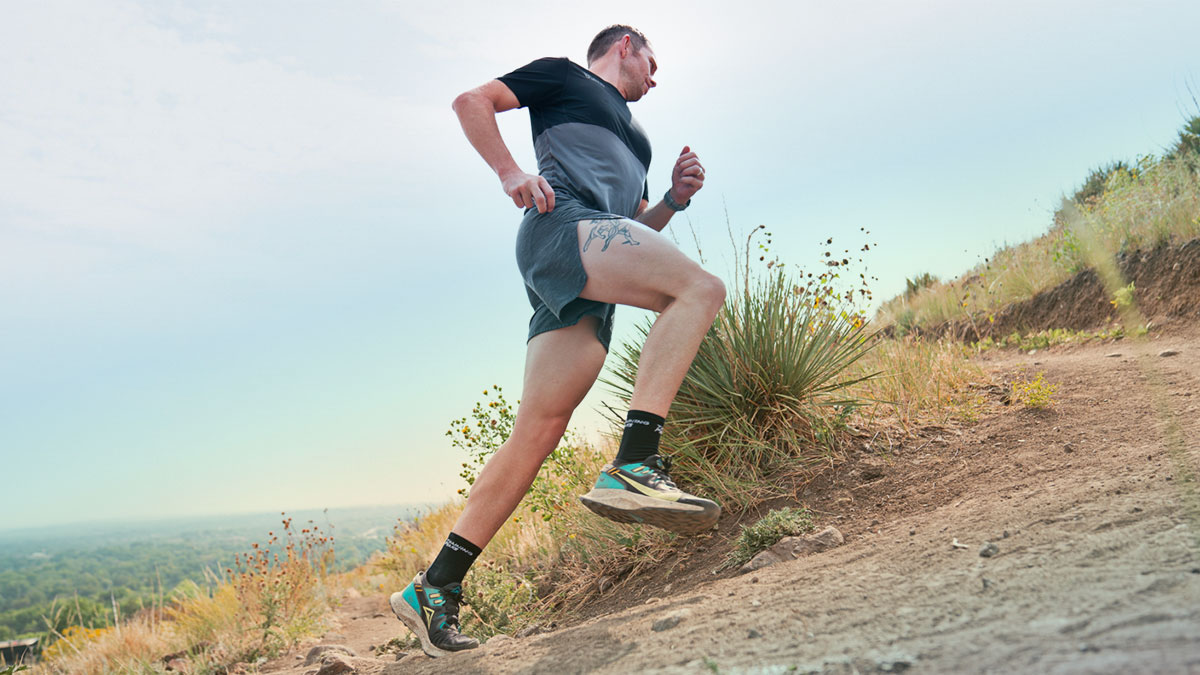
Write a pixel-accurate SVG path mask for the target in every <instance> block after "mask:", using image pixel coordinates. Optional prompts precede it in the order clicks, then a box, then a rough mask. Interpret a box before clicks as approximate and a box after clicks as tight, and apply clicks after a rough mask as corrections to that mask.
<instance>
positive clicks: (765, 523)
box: [725, 507, 813, 567]
mask: <svg viewBox="0 0 1200 675" xmlns="http://www.w3.org/2000/svg"><path fill="white" fill-rule="evenodd" d="M812 530H813V522H812V514H811V513H809V511H808V509H804V508H791V507H786V508H782V509H778V510H775V511H771V512H769V513H767V515H765V516H763V517H762V518H760V519H759V520H758V522H756V523H754V524H753V525H743V526H742V532H741V534H739V535H738V538H737V541H736V542H735V543H734V547H733V550H732V551H730V552H729V557H728V559H727V562H726V564H725V566H726V567H738V566H740V565H744V564H746V563H747V562H749V561H750V559H751V558H753V557H754V556H756V555H758V553H759V552H760V551H765V550H767V549H768V548H771V547H772V546H774V545H775V544H776V543H777V542H778V541H779V540H780V539H783V538H784V537H790V536H794V535H797V534H804V533H806V532H812Z"/></svg>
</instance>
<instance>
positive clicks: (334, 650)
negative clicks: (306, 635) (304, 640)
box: [304, 645, 358, 666]
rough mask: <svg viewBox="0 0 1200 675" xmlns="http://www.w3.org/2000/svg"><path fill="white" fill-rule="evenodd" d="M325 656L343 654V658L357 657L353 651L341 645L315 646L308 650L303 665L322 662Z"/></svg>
mask: <svg viewBox="0 0 1200 675" xmlns="http://www.w3.org/2000/svg"><path fill="white" fill-rule="evenodd" d="M326 654H343V655H345V656H358V654H355V653H354V650H353V649H350V648H349V647H345V646H343V645H317V646H316V647H313V648H312V649H310V650H308V656H307V657H305V659H304V665H306V666H311V665H313V664H314V663H316V662H317V661H320V660H322V657H323V656H324V655H326Z"/></svg>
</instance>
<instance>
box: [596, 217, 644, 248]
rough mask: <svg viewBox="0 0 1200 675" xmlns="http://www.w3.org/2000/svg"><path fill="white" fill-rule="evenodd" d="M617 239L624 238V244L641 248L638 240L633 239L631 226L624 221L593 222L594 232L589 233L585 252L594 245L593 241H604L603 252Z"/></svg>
mask: <svg viewBox="0 0 1200 675" xmlns="http://www.w3.org/2000/svg"><path fill="white" fill-rule="evenodd" d="M617 237H624V240H623V241H622V242H621V243H622V244H628V245H630V246H641V243H639V242H638V241H637V240H636V239H634V238H633V233H632V232H630V231H629V224H628V223H626V222H625V221H623V220H593V221H592V231H591V232H589V233H588V238H587V241H585V242H584V243H583V250H584V252H586V251H587V250H588V246H591V245H592V240H593V239H603V240H604V248H602V249H600V251H601V252H603V251H607V250H608V245H609V244H611V243H612V242H613V239H616V238H617Z"/></svg>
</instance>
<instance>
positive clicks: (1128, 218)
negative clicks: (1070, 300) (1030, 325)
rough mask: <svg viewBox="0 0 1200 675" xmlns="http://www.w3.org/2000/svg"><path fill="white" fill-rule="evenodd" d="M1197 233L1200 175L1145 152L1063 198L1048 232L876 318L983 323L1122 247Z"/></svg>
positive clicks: (902, 326)
mask: <svg viewBox="0 0 1200 675" xmlns="http://www.w3.org/2000/svg"><path fill="white" fill-rule="evenodd" d="M1198 236H1200V175H1197V173H1196V172H1195V171H1194V170H1193V169H1192V168H1190V167H1189V166H1188V165H1187V164H1186V163H1185V162H1182V161H1178V160H1166V159H1164V160H1156V159H1153V158H1143V160H1142V161H1140V162H1139V163H1138V166H1137V167H1135V168H1131V169H1125V168H1121V169H1119V170H1116V171H1114V172H1113V173H1112V175H1111V176H1109V177H1108V180H1107V183H1106V185H1105V189H1104V192H1103V193H1102V194H1101V195H1099V196H1098V197H1096V198H1094V199H1090V200H1088V201H1087V202H1086V203H1084V204H1075V203H1072V202H1064V204H1063V207H1062V208H1061V209H1060V210H1059V211H1058V212H1057V213H1056V214H1055V221H1054V223H1053V225H1052V227H1051V228H1050V230H1049V231H1048V232H1047V233H1046V234H1044V235H1042V236H1041V237H1038V238H1037V239H1034V240H1033V241H1030V242H1026V243H1023V244H1019V245H1016V246H1009V247H1005V248H1002V249H1000V250H998V251H997V252H996V253H995V254H994V255H993V256H992V257H991V258H990V259H987V260H985V261H984V262H983V263H982V264H980V265H978V266H976V267H975V268H974V269H972V270H970V271H969V272H967V273H966V274H963V275H962V276H960V277H959V278H957V279H955V280H953V281H950V282H945V283H935V284H932V285H931V286H929V287H928V288H924V289H921V290H919V291H917V292H916V293H914V294H906V295H900V296H897V297H896V298H893V299H892V300H889V301H888V302H886V303H884V305H883V306H882V307H881V308H880V309H879V311H878V312H877V313H876V317H875V321H876V323H878V324H880V325H884V326H889V325H890V326H895V327H896V328H897V329H898V332H899V333H900V334H904V333H905V332H907V331H908V330H911V329H912V328H915V327H919V328H923V329H930V328H933V327H936V326H938V325H940V324H942V323H945V322H947V321H953V320H964V319H966V320H968V321H974V322H976V323H977V324H978V325H979V326H983V325H984V324H986V323H987V322H988V321H989V320H990V318H991V317H993V316H994V315H995V313H996V312H997V311H999V310H1000V309H1002V308H1003V307H1006V306H1008V305H1010V304H1012V303H1015V302H1019V301H1021V300H1026V299H1028V298H1030V297H1032V296H1033V295H1035V294H1037V293H1039V292H1041V291H1044V290H1047V289H1050V288H1053V287H1054V286H1057V285H1058V284H1060V283H1062V282H1063V281H1066V280H1067V279H1069V278H1071V277H1072V276H1074V275H1075V274H1076V273H1078V272H1080V271H1082V270H1084V269H1088V268H1097V267H1102V266H1104V264H1105V263H1104V262H1103V261H1112V260H1113V258H1114V256H1115V255H1116V254H1117V253H1120V252H1126V251H1134V250H1144V249H1149V248H1154V247H1156V246H1160V245H1163V244H1166V243H1169V242H1180V241H1187V240H1190V239H1194V238H1196V237H1198Z"/></svg>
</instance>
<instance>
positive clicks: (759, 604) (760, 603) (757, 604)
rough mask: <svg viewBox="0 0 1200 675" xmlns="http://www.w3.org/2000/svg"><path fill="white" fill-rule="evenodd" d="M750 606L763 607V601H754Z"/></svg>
mask: <svg viewBox="0 0 1200 675" xmlns="http://www.w3.org/2000/svg"><path fill="white" fill-rule="evenodd" d="M750 606H751V607H762V600H759V599H757V598H755V599H754V600H751V601H750Z"/></svg>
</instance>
